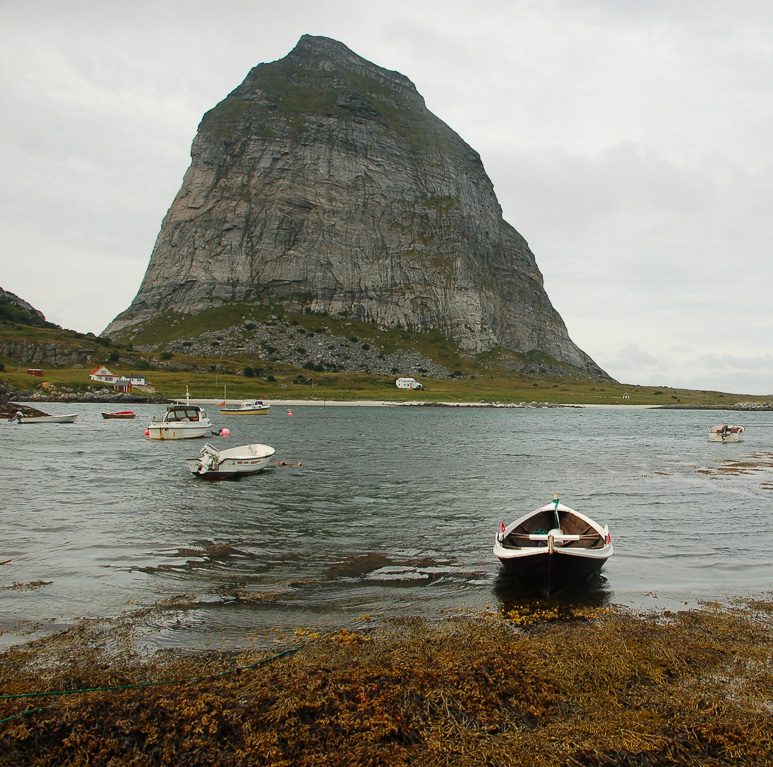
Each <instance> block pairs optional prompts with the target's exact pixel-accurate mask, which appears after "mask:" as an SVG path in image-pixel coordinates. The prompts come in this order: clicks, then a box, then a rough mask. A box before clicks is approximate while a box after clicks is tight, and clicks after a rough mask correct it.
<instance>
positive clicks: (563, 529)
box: [494, 493, 613, 594]
mask: <svg viewBox="0 0 773 767" xmlns="http://www.w3.org/2000/svg"><path fill="white" fill-rule="evenodd" d="M612 551H613V550H612V539H611V536H610V534H609V527H608V526H607V525H604V527H602V526H601V525H599V524H598V523H596V522H594V521H593V520H592V519H591V518H590V517H588V516H586V515H585V514H581V513H580V512H579V511H575V510H574V509H571V508H569V506H565V505H564V504H562V503H561V502H560V501H559V499H558V493H556V494H555V497H554V499H553V502H552V503H548V504H546V505H545V506H542V507H540V508H539V509H535V510H534V511H532V512H529V513H528V514H524V515H523V516H522V517H519V518H518V519H516V520H515V522H512V523H511V524H510V525H508V526H505V525H504V523H502V525H501V527H500V530H499V533H498V534H497V536H496V540H495V542H494V555H495V556H496V557H497V558H498V559H499V561H500V562H501V563H502V565H503V566H504V568H505V570H506V571H507V572H508V573H510V574H512V575H514V576H517V577H518V579H519V580H520V581H521V582H523V583H524V584H527V585H529V586H536V587H538V588H539V589H541V590H543V591H546V592H547V593H548V594H556V593H557V592H559V591H562V590H564V589H567V588H581V587H583V586H585V585H588V584H589V583H590V582H591V581H592V580H593V579H594V578H595V577H598V574H599V572H600V571H601V568H602V567H603V566H604V564H605V562H606V561H607V560H608V559H609V557H611V556H612Z"/></svg>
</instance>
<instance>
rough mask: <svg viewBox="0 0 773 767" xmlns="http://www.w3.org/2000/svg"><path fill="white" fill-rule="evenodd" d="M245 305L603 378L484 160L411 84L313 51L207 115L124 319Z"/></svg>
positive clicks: (333, 47)
mask: <svg viewBox="0 0 773 767" xmlns="http://www.w3.org/2000/svg"><path fill="white" fill-rule="evenodd" d="M237 302H247V303H259V304H266V305H274V304H283V305H284V306H286V307H291V308H293V307H294V308H296V309H303V310H307V311H313V312H324V313H327V314H330V315H336V316H338V315H340V316H348V317H351V318H352V319H356V320H360V321H367V322H375V323H378V324H379V325H382V326H386V327H404V328H408V329H411V330H418V331H427V330H439V331H441V332H442V333H444V334H445V335H446V336H448V337H449V338H452V339H453V340H454V341H456V342H457V343H458V344H459V346H460V347H461V348H462V349H465V350H468V351H471V352H482V351H485V350H488V349H491V348H494V347H497V346H499V347H503V348H506V349H511V350H513V351H517V352H528V351H532V350H539V351H543V352H546V353H547V354H549V355H551V356H552V357H554V358H555V359H557V360H560V361H562V362H566V363H569V364H571V365H574V366H576V367H578V368H581V369H583V370H585V371H587V372H588V373H590V374H592V375H598V376H601V377H606V374H605V373H604V372H603V371H602V370H601V369H600V368H599V367H598V366H597V365H596V364H595V363H594V362H593V360H591V359H590V357H588V356H587V355H586V354H585V353H584V352H582V351H581V350H580V349H579V348H578V347H577V346H576V345H575V344H574V343H573V342H572V341H571V340H570V338H569V336H568V333H567V331H566V327H565V325H564V323H563V321H562V319H561V317H560V316H559V314H558V312H557V311H556V310H555V309H554V308H553V306H552V305H551V303H550V300H549V299H548V297H547V294H546V293H545V290H544V288H543V281H542V275H541V273H540V271H539V269H538V267H537V264H536V262H535V259H534V256H533V254H532V253H531V251H530V250H529V247H528V245H527V243H526V241H525V240H524V239H523V237H521V235H520V234H518V232H517V231H516V230H515V229H514V228H513V227H512V226H510V225H509V224H508V223H507V222H506V221H504V219H503V218H502V211H501V208H500V206H499V203H498V201H497V198H496V195H495V194H494V189H493V185H492V183H491V181H490V180H489V178H488V176H487V175H486V172H485V170H484V168H483V165H482V163H481V159H480V157H479V156H478V154H477V152H475V151H474V150H473V149H472V148H470V147H469V146H468V145H467V144H466V143H465V142H464V141H463V140H462V139H461V138H460V137H459V136H458V135H457V134H456V133H454V131H453V130H451V129H450V128H449V127H448V126H447V125H445V123H443V122H442V121H441V120H440V119H438V118H437V117H435V116H434V115H433V114H432V113H430V112H429V111H428V110H427V108H426V107H425V104H424V99H423V98H422V97H421V95H420V94H419V93H418V91H417V90H416V88H415V87H414V85H413V83H412V82H411V81H410V80H409V79H408V78H407V77H404V76H403V75H401V74H399V73H397V72H391V71H388V70H386V69H382V68H380V67H378V66H376V65H374V64H372V63H370V62H368V61H366V60H365V59H362V58H361V57H359V56H357V55H356V54H355V53H353V52H352V51H350V50H349V49H348V48H347V47H346V46H344V45H342V44H341V43H339V42H336V41H334V40H330V39H328V38H324V37H311V36H308V35H306V36H304V37H302V38H301V40H300V41H299V43H298V45H297V46H296V48H295V49H294V50H293V51H292V52H291V53H290V54H289V55H288V56H286V57H285V58H284V59H281V60H279V61H276V62H273V63H268V64H261V65H259V66H257V67H255V68H254V69H253V70H252V71H251V72H250V73H249V74H248V76H247V78H246V79H245V80H244V82H243V83H242V84H241V85H240V86H239V87H238V88H237V89H236V90H234V91H233V92H232V93H231V94H230V95H229V96H228V97H227V98H226V99H225V100H223V101H222V102H220V103H219V104H218V105H217V106H216V107H215V108H214V109H212V110H211V111H209V112H207V114H205V115H204V117H203V119H202V121H201V124H200V125H199V130H198V134H197V136H196V138H195V140H194V142H193V146H192V150H191V165H190V168H189V169H188V171H187V172H186V174H185V177H184V179H183V184H182V188H181V189H180V191H179V193H178V194H177V197H176V198H175V200H174V202H173V203H172V206H171V208H170V209H169V211H168V213H167V215H166V217H165V218H164V221H163V224H162V226H161V231H160V233H159V236H158V239H157V241H156V245H155V247H154V249H153V252H152V254H151V258H150V264H149V266H148V269H147V272H146V274H145V278H144V279H143V281H142V284H141V286H140V289H139V292H138V294H137V296H136V297H135V299H134V301H133V302H132V304H131V306H130V307H129V308H128V309H127V310H126V311H125V312H123V313H122V314H120V315H119V316H118V317H116V319H115V320H114V321H113V322H112V323H111V324H110V325H109V326H108V328H107V329H106V330H105V331H104V334H103V335H108V336H110V335H115V334H122V335H124V336H126V331H127V329H130V327H131V326H132V325H136V324H138V323H144V322H146V321H149V320H152V319H154V318H156V317H158V316H159V315H161V314H163V313H164V312H166V311H168V310H175V311H178V312H193V313H195V312H198V311H201V310H203V309H205V308H209V307H213V306H220V305H226V304H231V303H237Z"/></svg>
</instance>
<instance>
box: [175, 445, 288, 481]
mask: <svg viewBox="0 0 773 767" xmlns="http://www.w3.org/2000/svg"><path fill="white" fill-rule="evenodd" d="M274 453H276V450H275V449H274V448H273V447H271V446H270V445H259V444H254V445H239V446H238V447H229V448H227V449H225V450H218V449H217V448H216V447H215V446H214V445H210V444H209V442H207V444H206V445H204V447H202V448H201V450H200V451H199V456H198V458H189V459H188V468H189V469H190V472H191V474H193V475H194V476H195V477H199V478H201V479H236V478H238V477H241V476H244V475H246V474H257V473H258V472H259V471H263V469H265V468H266V467H267V466H268V464H269V462H270V461H271V458H272V457H273V455H274Z"/></svg>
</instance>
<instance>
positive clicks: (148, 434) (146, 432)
mask: <svg viewBox="0 0 773 767" xmlns="http://www.w3.org/2000/svg"><path fill="white" fill-rule="evenodd" d="M145 436H146V437H149V436H150V429H145Z"/></svg>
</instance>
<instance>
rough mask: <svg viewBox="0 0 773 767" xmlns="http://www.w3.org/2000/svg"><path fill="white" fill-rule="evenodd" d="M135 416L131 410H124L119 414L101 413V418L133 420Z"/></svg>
mask: <svg viewBox="0 0 773 767" xmlns="http://www.w3.org/2000/svg"><path fill="white" fill-rule="evenodd" d="M135 415H136V414H135V413H133V412H132V411H131V410H125V411H123V412H120V413H102V418H134V417H135Z"/></svg>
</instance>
